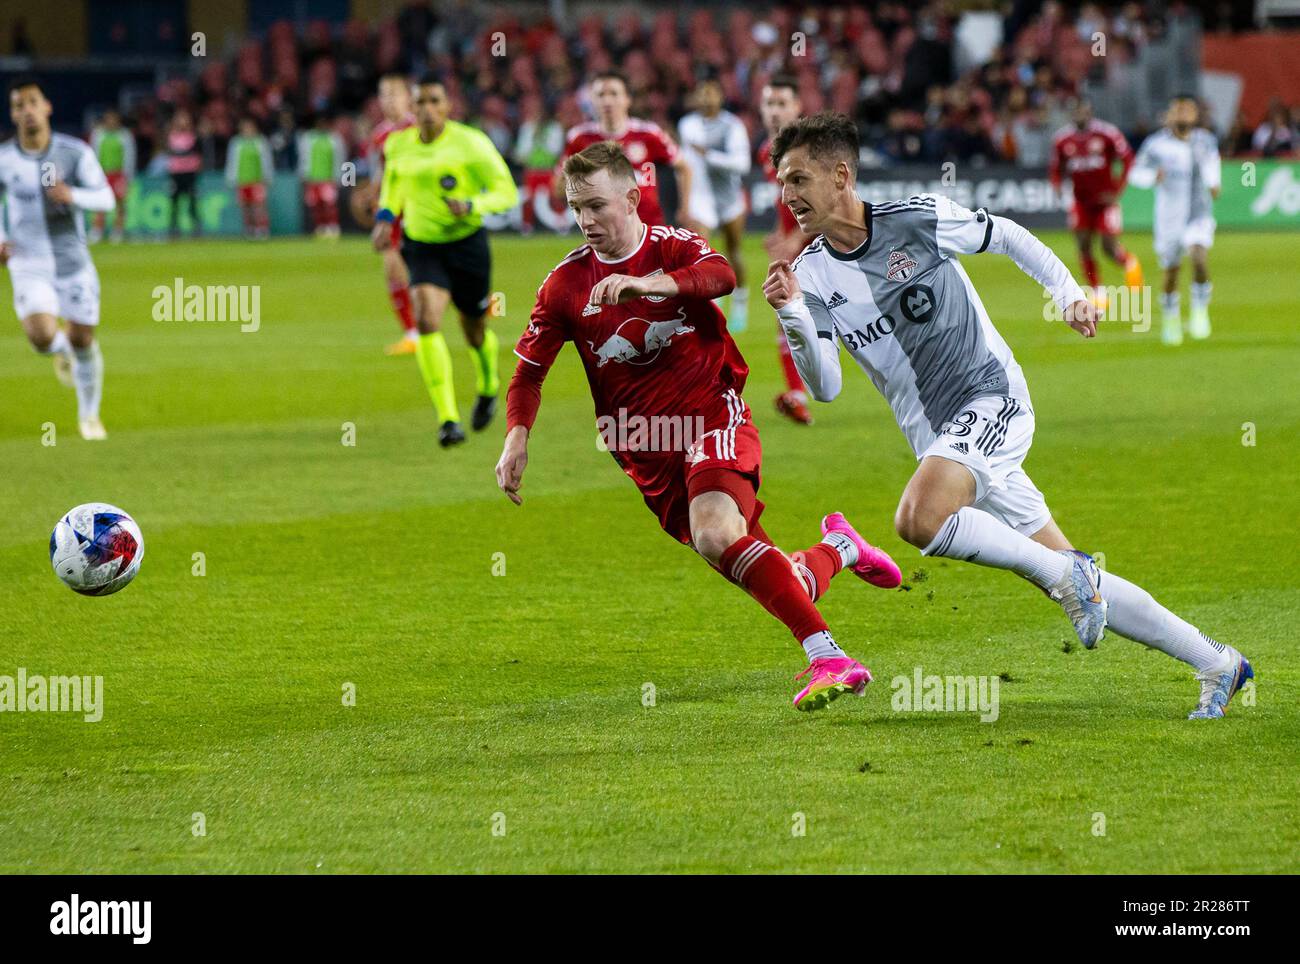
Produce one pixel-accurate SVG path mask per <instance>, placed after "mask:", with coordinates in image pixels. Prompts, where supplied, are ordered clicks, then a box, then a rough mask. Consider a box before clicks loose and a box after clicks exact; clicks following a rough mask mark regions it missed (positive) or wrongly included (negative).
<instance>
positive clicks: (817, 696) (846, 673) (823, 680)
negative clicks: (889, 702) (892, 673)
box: [794, 656, 871, 710]
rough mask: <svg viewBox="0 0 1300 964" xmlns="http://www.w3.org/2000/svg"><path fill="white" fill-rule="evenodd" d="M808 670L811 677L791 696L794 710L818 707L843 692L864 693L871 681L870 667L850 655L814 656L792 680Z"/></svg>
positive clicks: (837, 697) (807, 672)
mask: <svg viewBox="0 0 1300 964" xmlns="http://www.w3.org/2000/svg"><path fill="white" fill-rule="evenodd" d="M809 673H812V679H811V680H810V681H809V683H808V685H807V686H805V687H804V688H803V689H801V690H800V691H799V693H798V695H797V696H795V698H794V708H795V709H796V710H820V709H821V708H822V707H823V706H827V705H829V704H830V703H831V702H832V701H833V700H837V699H839V698H840V697H841V696H842V695H844V694H845V693H856V694H857V695H858V696H863V695H865V694H866V692H867V684H868V683H870V682H871V670H869V669H867V668H866V667H865V666H863V665H862V664H861V663H859V662H858V661H857V660H856V659H853V658H852V657H849V656H823V657H822V658H821V659H815V660H813V661H812V662H811V663H809V664H808V668H807V669H805V670H804V671H803V672H802V673H800V674H799V675H798V676H796V677H795V680H796V681H797V680H801V679H803V678H804V677H805V676H807V675H808V674H809Z"/></svg>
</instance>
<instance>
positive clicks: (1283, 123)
mask: <svg viewBox="0 0 1300 964" xmlns="http://www.w3.org/2000/svg"><path fill="white" fill-rule="evenodd" d="M1296 143H1297V136H1296V129H1295V127H1294V126H1293V125H1292V123H1291V112H1290V111H1288V110H1287V109H1286V105H1285V104H1283V103H1282V102H1281V101H1280V100H1274V101H1273V103H1271V104H1270V105H1269V108H1268V116H1267V118H1266V119H1265V120H1264V123H1262V124H1260V125H1259V127H1257V128H1256V129H1255V136H1254V137H1253V138H1252V139H1251V143H1250V146H1251V148H1252V149H1253V150H1255V151H1257V152H1258V153H1259V154H1261V155H1262V156H1264V157H1277V156H1279V155H1282V154H1291V153H1294V152H1295V149H1296Z"/></svg>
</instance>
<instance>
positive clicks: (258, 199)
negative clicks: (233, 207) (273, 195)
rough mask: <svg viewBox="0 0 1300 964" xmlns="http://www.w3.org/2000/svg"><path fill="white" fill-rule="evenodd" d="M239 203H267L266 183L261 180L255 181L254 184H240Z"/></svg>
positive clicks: (242, 204) (241, 204)
mask: <svg viewBox="0 0 1300 964" xmlns="http://www.w3.org/2000/svg"><path fill="white" fill-rule="evenodd" d="M238 193H239V204H240V206H241V207H242V206H244V205H247V204H265V203H266V185H265V184H263V183H262V182H261V181H255V182H253V183H252V184H241V185H239V192H238Z"/></svg>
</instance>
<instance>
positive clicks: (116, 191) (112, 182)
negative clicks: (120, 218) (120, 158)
mask: <svg viewBox="0 0 1300 964" xmlns="http://www.w3.org/2000/svg"><path fill="white" fill-rule="evenodd" d="M104 177H106V178H107V179H108V186H109V187H111V188H112V189H113V197H115V198H117V199H118V200H119V201H120V200H122V198H124V197H126V189H127V186H128V183H129V182H128V181H127V179H126V172H125V171H114V172H113V173H111V174H105V175H104Z"/></svg>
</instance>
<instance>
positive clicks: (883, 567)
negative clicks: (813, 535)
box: [822, 512, 903, 589]
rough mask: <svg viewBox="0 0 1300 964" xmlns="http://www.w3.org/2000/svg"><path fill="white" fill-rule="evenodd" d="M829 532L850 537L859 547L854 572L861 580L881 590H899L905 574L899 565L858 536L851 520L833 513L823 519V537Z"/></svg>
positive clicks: (881, 550)
mask: <svg viewBox="0 0 1300 964" xmlns="http://www.w3.org/2000/svg"><path fill="white" fill-rule="evenodd" d="M828 532H838V533H840V534H841V535H844V536H848V538H849V539H851V540H852V541H853V544H854V545H855V546H857V547H858V563H857V565H855V566H854V567H853V572H854V574H855V575H856V576H857V577H858V578H859V579H865V580H866V581H867V582H869V583H871V585H873V586H879V587H880V588H881V589H897V588H898V586H899V585H900V584H901V583H902V581H903V573H902V572H901V571H900V570H899V568H898V563H896V562H894V560H893V559H891V558H889V553H887V552H886V551H885V550H884V549H877V548H876V547H875V546H873V545H872V544H871V543H869V542H868V541H867V540H866V539H864V538H862V536H860V535H858V530H856V529H854V528H853V526H851V525H849V520H848V519H846V518H844V515H843V514H842V513H839V512H832V513H831V514H830V515H828V516H826V517H825V518H823V519H822V535H826V534H827V533H828Z"/></svg>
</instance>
